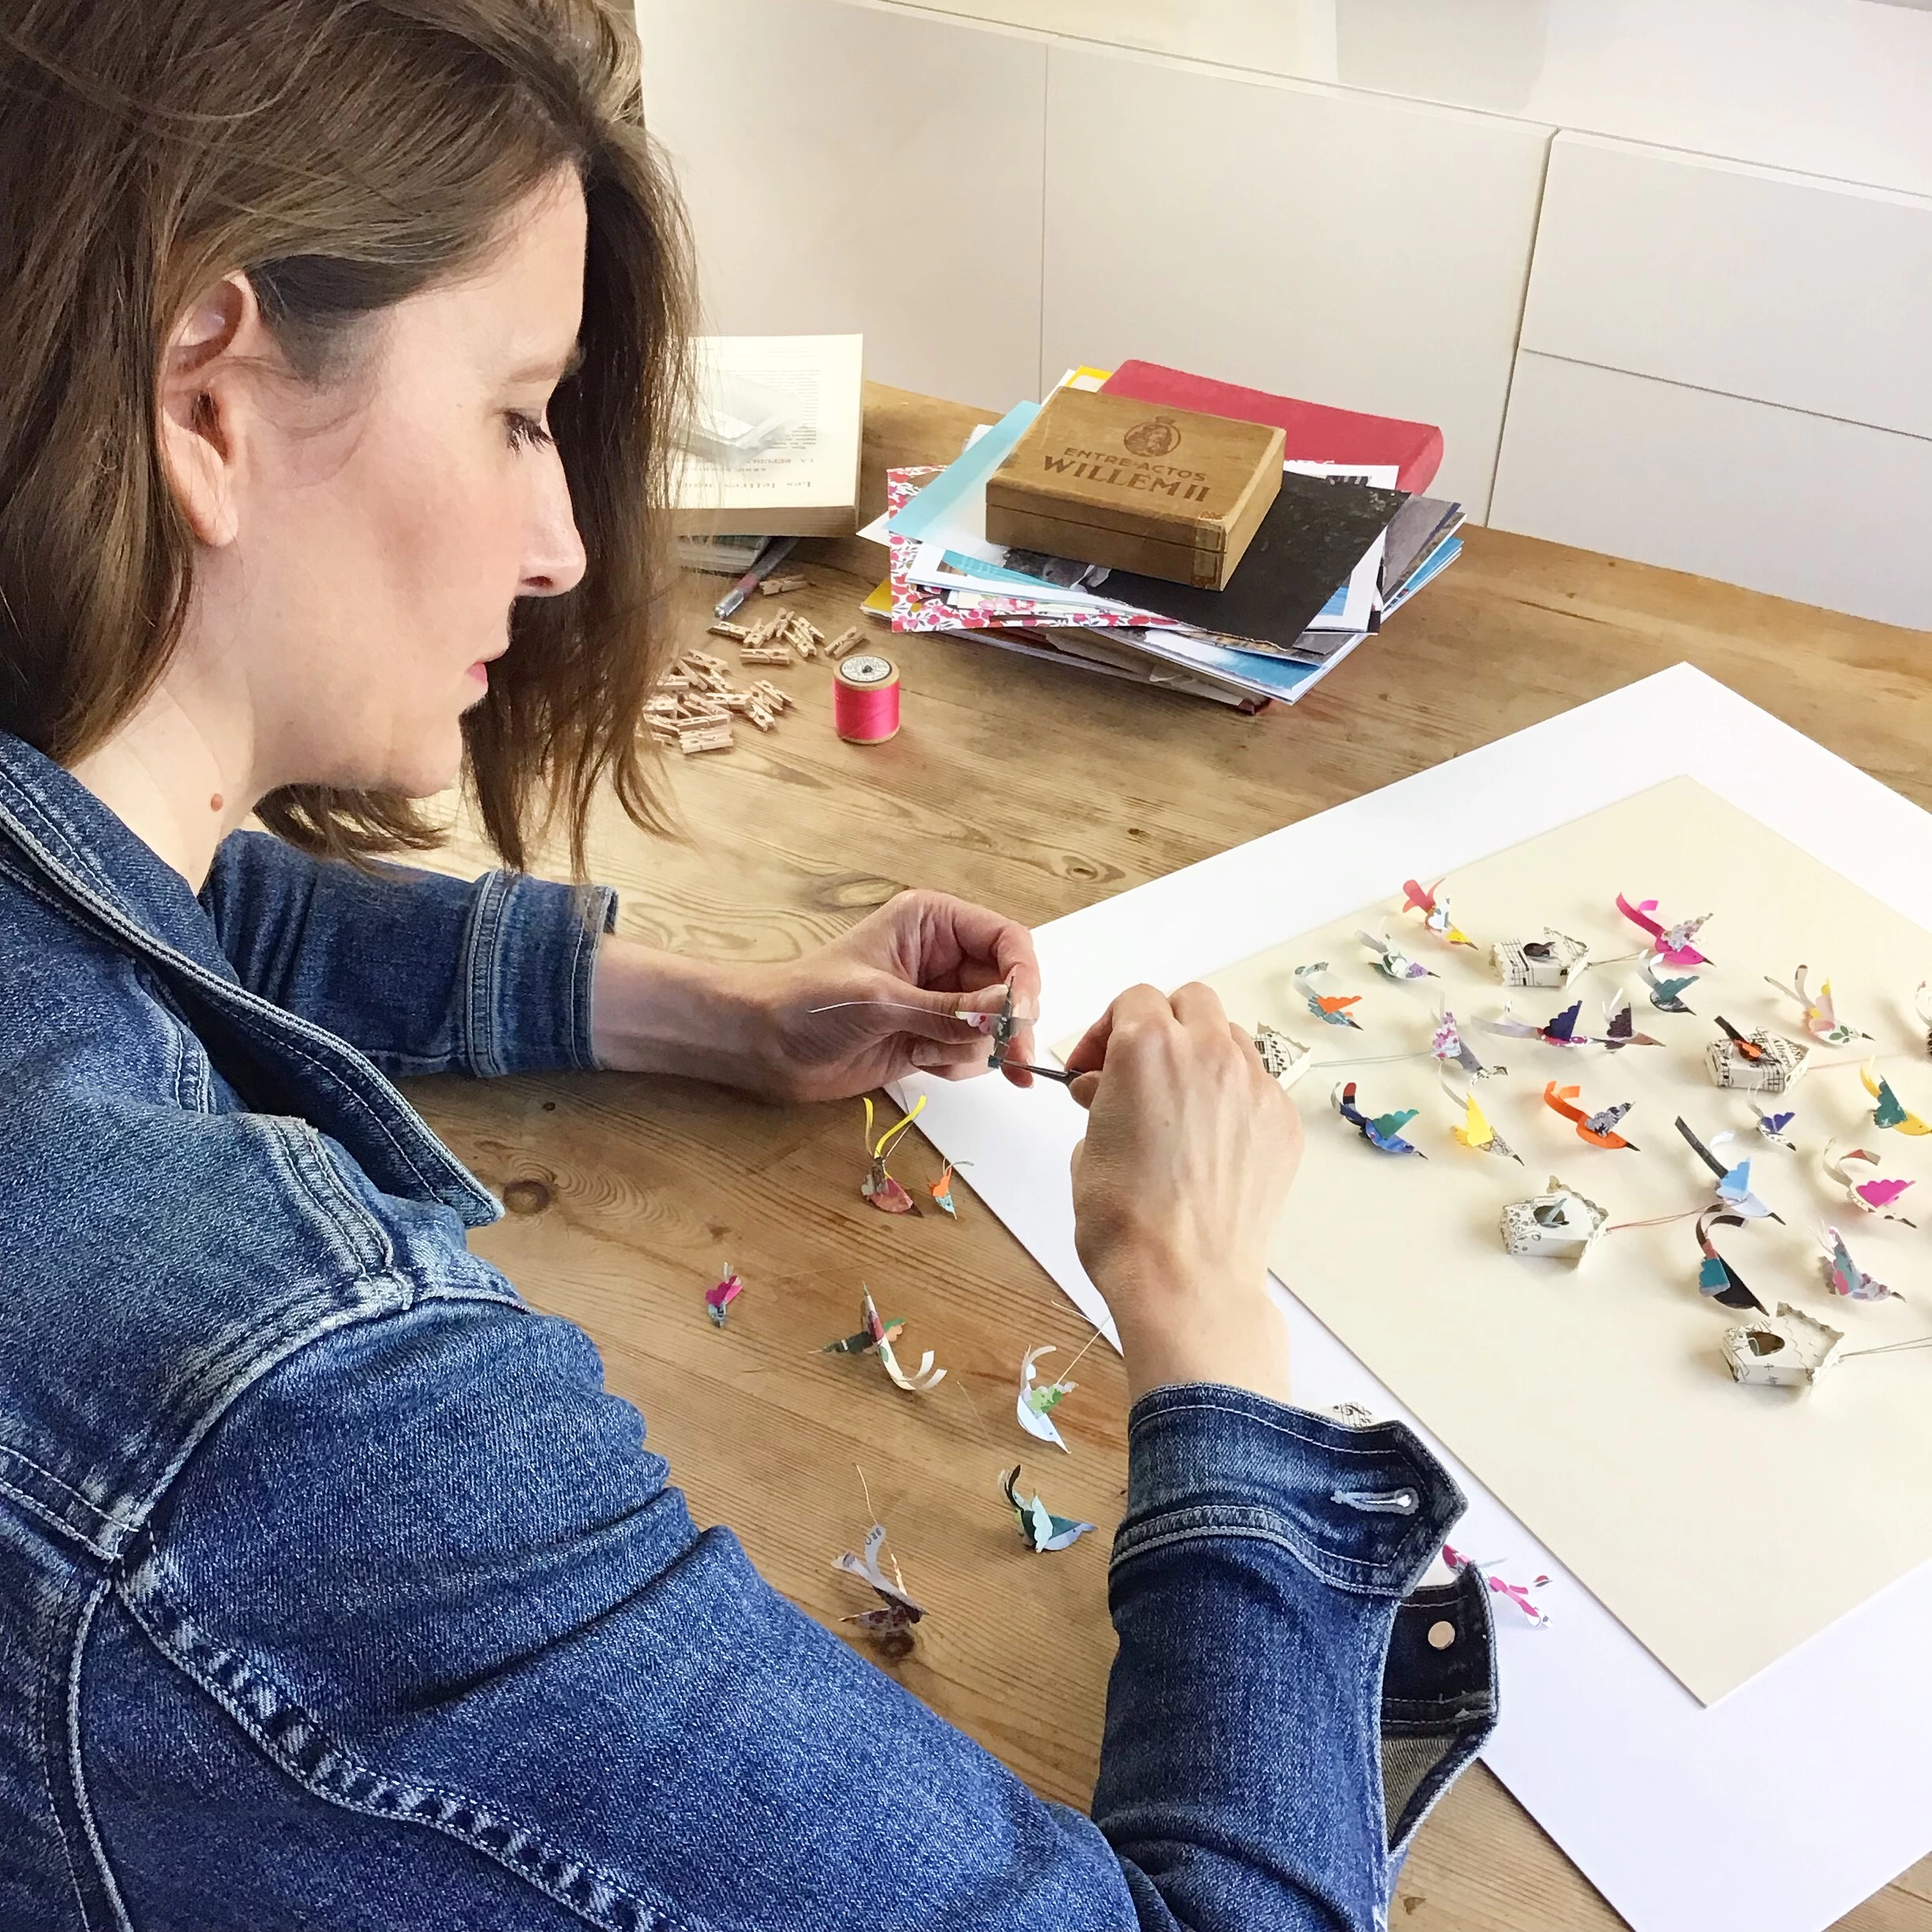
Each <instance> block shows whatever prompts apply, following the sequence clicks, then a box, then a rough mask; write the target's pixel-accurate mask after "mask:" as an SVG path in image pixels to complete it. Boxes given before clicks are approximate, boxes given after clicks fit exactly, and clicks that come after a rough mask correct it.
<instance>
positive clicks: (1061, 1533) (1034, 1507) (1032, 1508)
mask: <svg viewBox="0 0 1932 1932" xmlns="http://www.w3.org/2000/svg"><path fill="white" fill-rule="evenodd" d="M1019 1472H1020V1465H1019V1464H1018V1463H1015V1465H1013V1467H1012V1468H1011V1469H1008V1470H1007V1472H1006V1475H1005V1476H1004V1478H1003V1479H1002V1480H1001V1483H1000V1487H1001V1488H1003V1489H1004V1491H1006V1499H1007V1502H1010V1503H1011V1505H1012V1506H1013V1517H1014V1520H1015V1521H1016V1522H1017V1523H1018V1524H1019V1533H1020V1534H1021V1535H1022V1536H1024V1537H1025V1538H1026V1545H1027V1547H1028V1548H1029V1549H1030V1550H1032V1551H1034V1553H1035V1554H1036V1555H1038V1554H1041V1553H1042V1552H1044V1551H1048V1550H1064V1549H1065V1548H1066V1547H1067V1545H1068V1544H1073V1543H1078V1542H1079V1540H1080V1539H1081V1538H1082V1536H1085V1535H1086V1532H1088V1531H1089V1530H1090V1529H1092V1528H1093V1527H1094V1525H1092V1524H1091V1523H1077V1522H1075V1521H1074V1520H1073V1518H1072V1517H1067V1516H1056V1515H1055V1514H1053V1512H1052V1510H1049V1508H1048V1507H1047V1506H1046V1505H1045V1503H1044V1502H1041V1500H1040V1499H1039V1498H1038V1497H1037V1496H1034V1497H1033V1498H1032V1499H1030V1500H1029V1501H1026V1502H1022V1501H1021V1499H1020V1495H1019Z"/></svg>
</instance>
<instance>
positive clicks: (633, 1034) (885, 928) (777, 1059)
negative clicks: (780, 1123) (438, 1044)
mask: <svg viewBox="0 0 1932 1932" xmlns="http://www.w3.org/2000/svg"><path fill="white" fill-rule="evenodd" d="M1009 983H1010V984H1011V987H1012V993H1013V1011H1014V1015H1015V1019H1016V1020H1017V1021H1018V1022H1019V1023H1018V1024H1017V1025H1016V1026H1015V1029H1014V1032H1013V1037H1012V1039H1011V1041H1010V1042H1009V1043H1008V1045H1007V1054H1008V1055H1009V1056H1011V1058H1012V1059H1014V1060H1030V1059H1031V1058H1032V1056H1033V1026H1032V1022H1033V1021H1034V1018H1035V1017H1036V1016H1037V1013H1038V1011H1039V1000H1040V966H1039V962H1038V960H1037V958H1035V957H1034V949H1033V936H1032V935H1031V934H1030V932H1028V931H1027V930H1026V928H1025V927H1024V926H1023V925H1019V924H1018V923H1017V922H1016V921H1013V920H1011V919H1003V918H1001V917H1000V915H999V914H998V913H992V912H989V911H988V910H986V909H985V907H984V906H974V905H971V904H970V903H969V902H967V901H966V900H964V899H956V898H951V897H950V896H949V895H947V894H945V893H943V892H924V891H912V892H902V893H900V894H899V895H898V897H897V898H892V899H889V900H887V902H886V903H885V904H884V905H883V906H880V908H879V909H878V910H877V911H876V912H873V913H868V914H867V916H866V917H865V918H863V919H861V921H859V922H858V924H857V925H855V926H853V928H851V929H850V931H849V932H844V933H842V934H841V935H840V936H839V937H838V938H837V939H835V940H832V941H831V943H829V944H828V945H825V946H822V947H820V948H819V949H818V951H816V952H813V953H808V954H807V955H805V957H804V958H801V959H797V960H793V961H790V962H787V963H786V964H784V965H782V966H737V965H728V964H722V965H721V964H718V963H715V962H711V961H707V960H699V959H692V958H687V957H685V956H684V955H680V954H676V953H665V952H659V951H656V950H655V949H654V948H652V947H647V946H644V945H642V944H640V943H638V942H637V941H636V940H626V939H622V938H620V937H618V936H616V935H614V934H613V935H612V936H610V937H608V938H606V939H605V940H603V941H602V943H601V944H600V947H599V949H598V958H597V966H596V973H595V979H594V980H593V982H592V991H591V1036H592V1048H593V1052H594V1054H595V1059H596V1062H597V1064H598V1066H599V1067H606V1068H609V1069H610V1070H612V1071H619V1072H626V1073H676V1074H685V1075H690V1076H692V1077H693V1078H696V1079H707V1080H715V1081H718V1082H722V1083H724V1084H726V1085H728V1086H742V1087H748V1088H750V1089H752V1090H753V1091H755V1092H758V1093H763V1094H771V1095H772V1096H773V1097H775V1098H778V1099H784V1100H845V1099H849V1098H850V1097H852V1096H853V1094H864V1093H867V1092H869V1091H870V1090H872V1088H874V1087H877V1086H883V1085H884V1084H885V1083H886V1082H888V1081H891V1080H897V1079H902V1077H903V1076H904V1075H906V1074H909V1073H933V1074H937V1075H940V1078H941V1079H949V1080H958V1079H969V1078H970V1076H971V1075H974V1074H975V1073H983V1072H985V1071H986V1070H987V1066H988V1062H989V1058H990V1056H991V1051H992V1043H991V1040H990V1038H989V1035H990V1033H991V1030H992V1022H993V1019H994V1018H995V1016H996V1015H998V1014H999V1012H1000V1010H1001V1008H1002V1007H1003V1006H1004V1004H1005V1001H1006V996H1007V985H1008V984H1009ZM962 1012H964V1013H971V1014H975V1015H980V1016H981V1018H980V1019H979V1022H978V1023H977V1025H976V1024H975V1023H974V1022H973V1021H970V1020H962V1019H958V1018H956V1017H955V1015H958V1014H959V1013H962ZM1006 1077H1007V1079H1009V1080H1011V1082H1013V1083H1014V1084H1015V1086H1031V1085H1032V1084H1033V1076H1032V1075H1030V1074H1025V1073H1019V1072H1013V1071H1009V1072H1008V1073H1007V1076H1006Z"/></svg>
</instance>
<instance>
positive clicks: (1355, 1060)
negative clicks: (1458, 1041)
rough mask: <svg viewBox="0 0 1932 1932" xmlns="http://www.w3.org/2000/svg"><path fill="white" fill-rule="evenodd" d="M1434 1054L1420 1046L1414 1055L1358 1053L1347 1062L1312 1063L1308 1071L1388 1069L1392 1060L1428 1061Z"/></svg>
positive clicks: (1318, 1061) (1327, 1061) (1319, 1061)
mask: <svg viewBox="0 0 1932 1932" xmlns="http://www.w3.org/2000/svg"><path fill="white" fill-rule="evenodd" d="M1433 1052H1434V1049H1432V1048H1430V1047H1426V1046H1419V1047H1417V1048H1416V1050H1415V1051H1414V1052H1412V1053H1356V1054H1352V1055H1350V1056H1349V1057H1348V1058H1347V1059H1345V1060H1313V1061H1311V1062H1310V1064H1309V1067H1308V1071H1309V1072H1311V1073H1317V1072H1319V1071H1320V1070H1321V1069H1322V1067H1386V1065H1387V1064H1389V1062H1390V1061H1391V1060H1427V1059H1429V1058H1430V1057H1431V1055H1432V1053H1433Z"/></svg>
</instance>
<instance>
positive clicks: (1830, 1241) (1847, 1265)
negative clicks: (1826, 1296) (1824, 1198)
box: [1821, 1228, 1904, 1301]
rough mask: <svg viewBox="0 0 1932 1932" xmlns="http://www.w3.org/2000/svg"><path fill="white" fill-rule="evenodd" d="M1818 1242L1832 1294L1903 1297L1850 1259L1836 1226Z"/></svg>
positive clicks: (1881, 1298)
mask: <svg viewBox="0 0 1932 1932" xmlns="http://www.w3.org/2000/svg"><path fill="white" fill-rule="evenodd" d="M1821 1246H1822V1247H1823V1248H1824V1250H1825V1259H1824V1262H1823V1267H1824V1271H1825V1286H1826V1287H1827V1288H1829V1289H1830V1290H1831V1292H1833V1294H1834V1295H1843V1296H1845V1298H1846V1299H1847V1300H1851V1301H1889V1300H1892V1298H1893V1296H1898V1299H1899V1300H1901V1301H1902V1300H1904V1296H1902V1295H1899V1294H1898V1290H1897V1289H1893V1288H1887V1287H1886V1286H1885V1283H1884V1282H1882V1281H1878V1280H1876V1279H1875V1278H1874V1277H1872V1276H1871V1275H1869V1274H1866V1272H1865V1270H1863V1268H1861V1267H1860V1266H1859V1265H1858V1263H1857V1262H1855V1261H1854V1260H1853V1259H1851V1250H1850V1249H1849V1248H1848V1247H1846V1246H1845V1238H1844V1236H1843V1235H1842V1234H1840V1232H1838V1230H1837V1229H1836V1228H1827V1229H1825V1238H1824V1240H1823V1241H1822V1242H1821Z"/></svg>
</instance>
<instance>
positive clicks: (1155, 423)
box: [986, 389, 1282, 591]
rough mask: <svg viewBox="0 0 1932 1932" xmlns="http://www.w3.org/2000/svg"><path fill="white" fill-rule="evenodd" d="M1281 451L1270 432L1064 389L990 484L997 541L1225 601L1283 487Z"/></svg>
mask: <svg viewBox="0 0 1932 1932" xmlns="http://www.w3.org/2000/svg"><path fill="white" fill-rule="evenodd" d="M1281 444H1282V436H1281V431H1280V430H1278V429H1271V428H1270V427H1269V426H1266V424H1263V423H1255V422H1235V421H1233V420H1232V418H1229V417H1226V416H1202V415H1195V413H1194V412H1192V411H1188V410H1184V409H1161V408H1155V407H1150V405H1149V404H1147V403H1136V402H1132V401H1130V400H1127V398H1125V397H1123V396H1105V395H1102V394H1101V393H1099V392H1097V391H1093V390H1086V389H1056V391H1055V392H1053V394H1052V396H1050V397H1049V399H1048V401H1047V403H1046V406H1045V408H1043V409H1042V410H1041V411H1040V413H1039V415H1037V417H1035V418H1034V422H1033V426H1032V427H1031V428H1030V429H1029V430H1027V432H1026V434H1025V435H1024V436H1022V437H1021V438H1020V440H1019V442H1018V443H1017V444H1015V445H1014V448H1013V453H1012V454H1011V456H1008V457H1007V460H1006V461H1005V462H1004V463H1002V464H1001V465H1000V467H999V468H998V469H997V470H996V471H994V473H993V474H992V476H991V477H989V478H988V479H987V483H986V535H987V538H988V541H989V542H993V543H1003V544H1005V545H1007V546H1009V547H1016V548H1018V549H1020V550H1044V551H1045V552H1046V553H1048V555H1049V556H1052V557H1074V558H1076V559H1077V560H1078V561H1080V562H1082V563H1084V564H1105V565H1107V566H1108V567H1109V568H1110V569H1116V570H1137V571H1139V572H1142V574H1143V575H1145V576H1150V577H1161V578H1164V579H1165V580H1167V581H1168V582H1169V583H1189V584H1193V585H1195V586H1196V587H1198V588H1199V589H1202V590H1210V591H1218V590H1220V589H1221V588H1223V587H1225V585H1226V583H1227V582H1228V580H1229V578H1230V577H1231V576H1233V575H1234V571H1235V566H1236V565H1237V564H1239V563H1240V561H1241V553H1242V552H1243V551H1244V550H1246V549H1247V546H1248V542H1249V540H1250V539H1251V538H1252V537H1253V535H1254V534H1255V531H1256V530H1257V529H1259V527H1260V525H1261V520H1262V517H1263V516H1266V514H1267V511H1268V507H1269V505H1270V504H1272V503H1273V502H1274V499H1275V496H1276V494H1277V492H1278V491H1279V490H1280V489H1281ZM1102 588H1103V591H1104V589H1105V587H1104V586H1103V587H1102Z"/></svg>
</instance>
